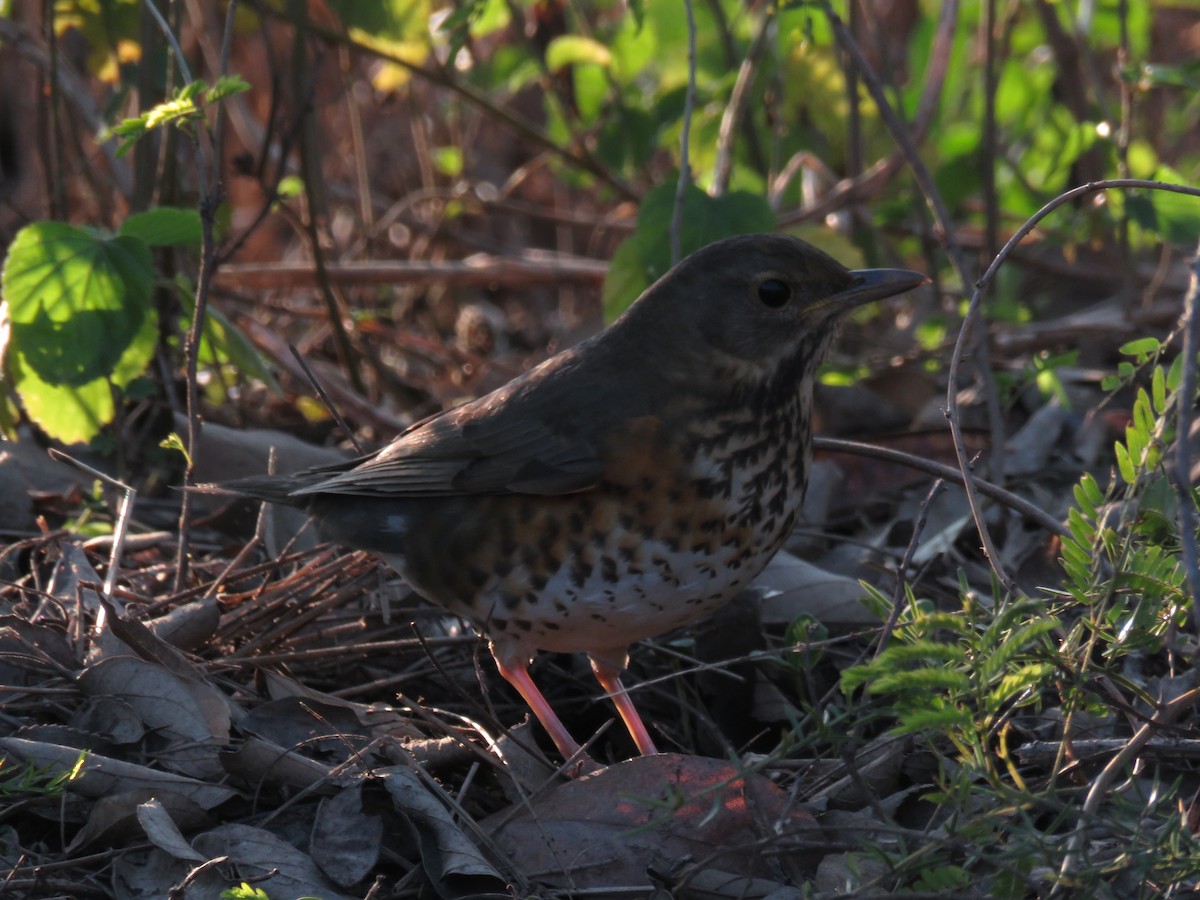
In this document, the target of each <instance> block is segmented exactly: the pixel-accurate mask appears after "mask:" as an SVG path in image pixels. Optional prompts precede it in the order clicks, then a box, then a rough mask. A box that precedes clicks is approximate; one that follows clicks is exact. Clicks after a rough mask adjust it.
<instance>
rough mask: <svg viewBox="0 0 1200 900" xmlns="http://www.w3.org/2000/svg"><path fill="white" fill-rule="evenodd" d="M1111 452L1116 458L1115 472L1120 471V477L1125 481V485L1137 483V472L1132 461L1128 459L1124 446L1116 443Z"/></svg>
mask: <svg viewBox="0 0 1200 900" xmlns="http://www.w3.org/2000/svg"><path fill="white" fill-rule="evenodd" d="M1113 452H1114V453H1115V454H1116V457H1117V470H1118V471H1120V473H1121V477H1122V478H1124V479H1125V483H1126V484H1134V483H1135V482H1136V481H1137V470H1136V469H1135V468H1134V465H1133V460H1131V459H1130V458H1129V451H1128V450H1126V449H1125V445H1124V444H1122V443H1120V442H1118V443H1116V444H1115V445H1114V446H1113Z"/></svg>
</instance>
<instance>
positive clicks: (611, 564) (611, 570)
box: [600, 556, 619, 584]
mask: <svg viewBox="0 0 1200 900" xmlns="http://www.w3.org/2000/svg"><path fill="white" fill-rule="evenodd" d="M600 576H601V577H602V578H603V579H604V580H605V581H607V582H608V583H609V584H613V583H615V582H616V581H617V579H618V577H619V576H618V573H617V561H616V560H615V559H613V558H612V557H611V556H605V557H602V558H601V559H600Z"/></svg>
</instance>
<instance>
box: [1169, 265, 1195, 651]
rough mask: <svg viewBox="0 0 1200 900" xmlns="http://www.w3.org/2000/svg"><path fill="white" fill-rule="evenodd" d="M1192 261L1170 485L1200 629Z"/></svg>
mask: <svg viewBox="0 0 1200 900" xmlns="http://www.w3.org/2000/svg"><path fill="white" fill-rule="evenodd" d="M1196 252H1197V255H1196V256H1195V257H1193V259H1192V262H1191V270H1192V283H1191V284H1190V285H1189V286H1188V292H1187V295H1186V296H1185V297H1184V298H1183V323H1184V324H1183V354H1182V356H1183V373H1182V378H1181V380H1180V383H1179V390H1178V392H1177V393H1176V400H1175V406H1176V413H1177V417H1178V418H1177V420H1176V426H1175V466H1174V469H1173V470H1172V473H1171V474H1172V476H1173V477H1172V478H1171V484H1172V485H1173V486H1174V488H1175V496H1176V497H1177V499H1178V504H1179V544H1180V552H1181V554H1182V556H1183V565H1184V570H1185V572H1186V574H1187V580H1188V588H1189V589H1190V590H1191V592H1192V610H1193V612H1192V617H1193V620H1194V624H1195V627H1196V628H1200V565H1198V563H1197V551H1196V498H1195V495H1194V493H1193V492H1192V478H1191V469H1192V459H1191V440H1192V416H1193V415H1194V413H1195V397H1196V353H1197V351H1198V350H1200V311H1198V310H1197V309H1196V307H1197V305H1198V304H1200V296H1198V295H1200V247H1198V248H1197V251H1196Z"/></svg>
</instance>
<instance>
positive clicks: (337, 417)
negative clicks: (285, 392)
mask: <svg viewBox="0 0 1200 900" xmlns="http://www.w3.org/2000/svg"><path fill="white" fill-rule="evenodd" d="M288 349H289V350H291V351H292V356H293V358H295V360H296V364H297V365H298V366H300V368H301V369H302V370H303V371H304V375H305V377H306V378H307V379H308V383H309V384H310V385H312V389H313V390H314V391H316V392H317V396H319V397H320V398H321V402H322V403H324V404H325V409H326V410H328V411H329V414H330V415H331V416H333V420H334V421H335V422H337V423H338V427H339V428H341V429H342V433H343V434H345V435H346V437H348V438H349V439H350V443H351V444H353V445H354V452H355V453H357V454H358V455H359V456H362V455H363V452H364V451H363V446H362V444H360V443H359V442H358V437H357V436H356V435H355V434H354V432H353V431H352V430H351V428H350V426H349V425H347V424H346V420H345V419H344V418H342V414H341V413H340V412H338V408H337V407H336V406H334V404H333V401H332V400H331V399H330V398H329V394H327V393H326V392H325V387H324V385H322V384H321V382H320V381H318V380H317V376H316V375H314V374H313V370H312V369H310V368H309V367H308V363H307V362H305V360H304V357H303V356H301V355H300V351H299V350H297V349H296V345H295V344H292V343H289V344H288Z"/></svg>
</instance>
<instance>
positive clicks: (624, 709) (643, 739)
mask: <svg viewBox="0 0 1200 900" xmlns="http://www.w3.org/2000/svg"><path fill="white" fill-rule="evenodd" d="M590 658H591V661H592V671H593V672H595V673H596V680H597V681H599V682H600V686H601V687H602V688H604V691H605V693H607V694H609V695H610V696H611V697H612V702H613V705H615V706H616V707H617V712H618V713H620V714H621V721H622V722H624V723H625V727H626V728H628V729H629V734H630V735H631V736H632V737H633V742H634V743H635V744H637V748H638V752H639V753H641V754H642V756H653V755H654V754H655V753H657V752H658V750H657V749H656V748H655V746H654V741H652V740H651V739H650V732H649V731H647V730H646V726H645V725H644V724H643V723H642V717H641V716H639V715H638V711H637V709H636V708H635V707H634V705H633V701H632V700H630V699H629V694H627V693H625V685H623V684H621V669H619V668H616V667H615V666H612V665H610V664H608V663H606V662H602V661H601V660H599V659H596V658H595V657H590Z"/></svg>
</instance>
